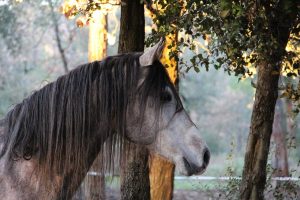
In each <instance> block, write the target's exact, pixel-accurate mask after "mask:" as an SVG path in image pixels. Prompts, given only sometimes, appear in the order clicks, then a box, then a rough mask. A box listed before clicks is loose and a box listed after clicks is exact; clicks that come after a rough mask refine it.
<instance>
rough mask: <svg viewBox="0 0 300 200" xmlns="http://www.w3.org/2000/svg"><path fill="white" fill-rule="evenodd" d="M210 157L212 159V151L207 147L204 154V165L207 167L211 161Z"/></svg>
mask: <svg viewBox="0 0 300 200" xmlns="http://www.w3.org/2000/svg"><path fill="white" fill-rule="evenodd" d="M209 159H210V152H209V150H208V149H207V148H206V149H205V150H204V154H203V166H204V167H206V166H207V165H208V163H209Z"/></svg>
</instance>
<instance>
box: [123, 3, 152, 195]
mask: <svg viewBox="0 0 300 200" xmlns="http://www.w3.org/2000/svg"><path fill="white" fill-rule="evenodd" d="M144 40H145V17H144V5H143V3H141V1H140V0H123V1H122V6H121V24H120V36H119V49H118V51H119V53H126V52H141V51H143V50H144ZM130 145H133V144H130ZM120 175H121V199H123V200H140V199H141V200H147V199H150V182H149V168H148V151H147V150H146V149H145V148H143V147H139V146H137V145H135V146H134V149H133V150H132V151H130V152H129V153H128V155H127V158H126V161H125V164H124V165H123V166H122V168H121V174H120Z"/></svg>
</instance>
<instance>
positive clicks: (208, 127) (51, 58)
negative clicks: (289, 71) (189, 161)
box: [0, 0, 300, 190]
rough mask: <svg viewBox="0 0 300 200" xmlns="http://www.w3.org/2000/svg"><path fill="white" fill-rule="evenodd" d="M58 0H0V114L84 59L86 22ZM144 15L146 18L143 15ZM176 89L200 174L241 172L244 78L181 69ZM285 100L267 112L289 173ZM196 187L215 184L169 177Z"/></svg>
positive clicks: (111, 22)
mask: <svg viewBox="0 0 300 200" xmlns="http://www.w3.org/2000/svg"><path fill="white" fill-rule="evenodd" d="M52 2H53V1H52ZM62 3H63V2H62V1H55V3H54V4H53V5H52V6H53V8H54V9H51V5H50V4H49V1H33V0H27V1H24V2H14V3H11V2H10V3H9V2H8V1H3V0H0V46H1V48H0V118H3V117H4V116H5V114H6V113H7V112H8V111H9V110H10V109H11V108H12V107H13V106H14V105H15V104H16V103H19V102H21V101H22V99H24V98H25V97H27V96H28V95H30V94H31V93H32V92H33V91H35V90H38V89H40V88H41V87H43V86H44V85H45V84H47V83H49V82H51V81H54V80H55V79H56V78H57V77H58V76H60V75H63V74H65V73H67V72H68V71H70V70H72V69H74V68H75V67H77V66H78V65H80V64H83V63H87V62H88V38H89V32H88V26H83V27H78V22H76V19H67V18H66V17H65V16H64V15H63V14H61V13H60V12H59V7H60V5H61V4H62ZM119 18H120V8H119V7H116V8H113V11H112V12H110V13H109V14H108V15H107V31H108V37H107V39H108V42H107V43H108V45H107V52H106V54H107V55H115V54H116V53H117V50H118V30H119V21H118V20H119ZM146 22H147V24H148V26H150V25H151V20H146ZM146 31H147V28H146ZM200 42H203V45H204V46H205V42H204V41H200ZM181 56H185V57H189V56H192V55H189V53H188V52H186V53H184V54H183V55H181ZM179 91H180V95H181V97H182V101H183V103H184V105H185V108H186V109H187V111H188V112H189V114H190V116H191V118H192V119H193V121H194V122H195V123H196V125H197V126H198V128H199V129H200V131H201V133H202V135H203V137H204V138H205V140H206V142H207V143H208V146H209V148H210V151H211V154H212V155H211V162H210V165H209V167H208V169H207V171H206V173H205V174H204V176H212V177H219V176H237V177H238V176H241V173H242V167H243V161H244V157H243V156H244V153H245V145H246V141H247V135H248V132H249V124H250V118H251V112H252V106H253V100H254V92H255V89H254V88H253V87H252V86H251V83H250V80H241V81H239V80H238V79H237V78H236V77H234V76H228V75H227V74H225V72H223V71H222V70H219V71H216V70H214V69H211V70H209V71H206V70H205V69H200V72H199V73H196V72H194V71H192V70H191V71H190V72H188V73H185V72H184V71H181V72H180V82H179ZM289 105H290V104H289V102H287V101H285V100H284V101H283V100H280V103H279V104H278V109H277V114H276V116H275V122H276V119H277V123H278V124H279V125H278V126H276V127H277V128H276V127H275V128H274V130H275V131H276V130H277V131H281V132H282V133H283V134H284V137H285V138H287V139H286V142H287V143H286V144H287V145H286V146H285V148H286V151H287V154H288V168H289V173H290V174H291V175H293V176H295V177H298V176H299V175H300V174H299V169H298V161H299V156H300V150H299V148H298V149H296V148H295V147H296V144H298V143H297V141H298V140H299V134H300V130H299V127H298V126H297V124H298V122H299V120H298V119H297V118H295V119H294V118H292V117H291V113H290V112H289ZM278 127H279V128H278ZM272 141H273V142H272V149H273V150H272V151H271V153H270V156H269V163H270V167H272V166H274V165H276V162H277V161H278V160H276V159H280V158H276V156H275V154H276V153H275V152H276V150H275V146H276V138H275V139H273V140H272ZM111 185H112V187H114V186H113V185H114V181H113V182H111ZM116 187H117V186H116ZM199 187H202V188H205V187H215V185H214V184H212V183H211V182H209V181H206V180H204V181H201V180H175V189H187V190H194V189H197V188H199Z"/></svg>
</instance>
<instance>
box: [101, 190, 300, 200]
mask: <svg viewBox="0 0 300 200" xmlns="http://www.w3.org/2000/svg"><path fill="white" fill-rule="evenodd" d="M288 193H289V194H288ZM106 199H107V200H119V199H120V192H119V191H118V190H116V189H107V191H106ZM265 199H266V200H276V199H282V200H300V190H299V189H298V190H297V191H296V193H295V194H294V195H291V193H290V192H288V191H285V193H282V195H280V196H277V197H274V196H273V195H272V194H271V193H267V194H266V195H265ZM173 200H226V198H225V195H224V193H222V194H221V193H220V191H217V190H207V191H201V190H175V191H174V195H173ZM230 200H234V199H230Z"/></svg>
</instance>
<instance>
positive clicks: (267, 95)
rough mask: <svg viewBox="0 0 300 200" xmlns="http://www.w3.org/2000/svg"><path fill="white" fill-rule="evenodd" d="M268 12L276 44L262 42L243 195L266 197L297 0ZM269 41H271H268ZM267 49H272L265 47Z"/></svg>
mask: <svg viewBox="0 0 300 200" xmlns="http://www.w3.org/2000/svg"><path fill="white" fill-rule="evenodd" d="M264 7H265V8H266V15H267V16H268V23H269V29H268V30H269V32H268V33H264V34H265V37H268V38H274V39H275V40H276V41H275V42H276V45H274V46H270V44H266V43H261V46H262V47H264V51H262V52H264V53H261V54H260V55H259V56H260V57H259V60H260V63H259V66H258V73H257V88H256V93H255V101H254V106H253V111H252V117H251V126H250V133H249V136H248V141H247V148H246V154H245V162H244V169H243V176H242V182H241V186H240V199H242V200H248V199H255V200H261V199H264V188H265V183H266V164H267V159H268V153H269V147H270V139H271V133H272V125H273V119H274V111H275V104H276V100H277V96H278V91H277V90H278V79H279V72H280V62H281V59H282V57H283V55H284V54H285V47H286V44H287V41H288V38H289V34H290V28H291V27H292V25H293V23H294V20H295V19H296V14H297V2H296V1H289V0H282V1H279V2H278V5H277V7H276V8H274V9H273V8H272V9H273V10H271V12H270V10H268V9H270V6H269V4H268V3H266V5H264ZM267 42H270V41H267ZM266 49H268V50H269V51H266Z"/></svg>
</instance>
